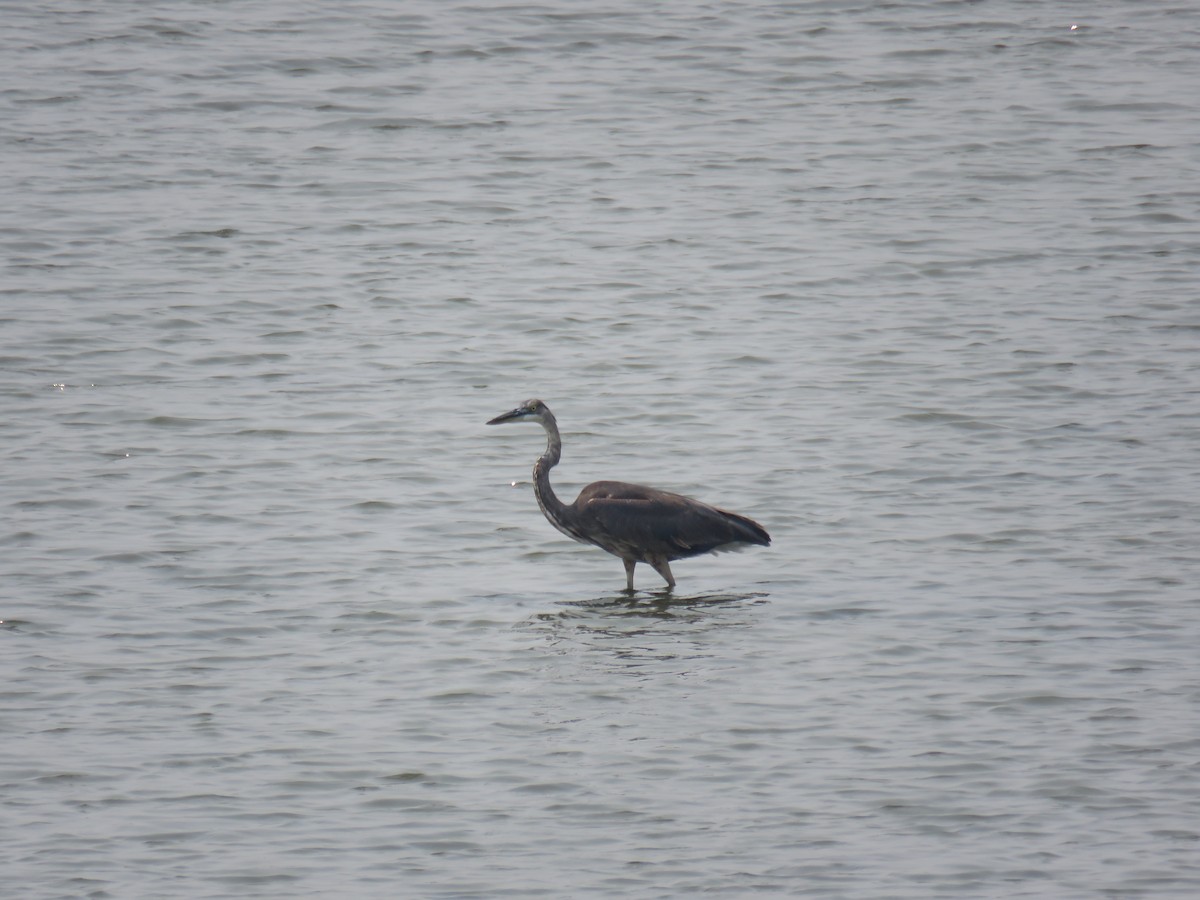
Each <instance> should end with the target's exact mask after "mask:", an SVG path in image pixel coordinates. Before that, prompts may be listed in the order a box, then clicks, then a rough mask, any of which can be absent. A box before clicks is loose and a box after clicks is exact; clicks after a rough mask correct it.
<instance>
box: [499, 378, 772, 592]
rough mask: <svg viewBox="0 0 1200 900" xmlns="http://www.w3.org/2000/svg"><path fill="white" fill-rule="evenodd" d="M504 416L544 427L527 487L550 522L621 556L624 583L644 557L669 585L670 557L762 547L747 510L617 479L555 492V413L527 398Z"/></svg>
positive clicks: (765, 541) (558, 449) (766, 539)
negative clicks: (571, 497)
mask: <svg viewBox="0 0 1200 900" xmlns="http://www.w3.org/2000/svg"><path fill="white" fill-rule="evenodd" d="M502 422H537V423H538V424H539V425H541V426H542V427H543V428H544V429H546V452H545V453H543V454H542V455H541V456H540V457H539V458H538V461H537V462H535V463H534V464H533V493H534V496H535V497H537V502H538V506H540V507H541V508H542V512H543V513H545V515H546V518H547V519H549V520H550V524H551V525H553V526H554V527H555V528H557V529H558V530H559V531H561V532H562V533H563V534H565V535H566V536H567V537H570V538H574V539H575V540H577V541H579V542H580V543H583V544H595V545H596V546H597V547H599V548H600V549H601V550H607V551H608V552H609V553H611V554H612V555H613V556H619V557H620V558H621V560H622V562H624V563H625V581H626V585H627V589H628V590H630V591H632V590H633V567H634V566H636V565H637V564H638V563H640V562H644V563H649V564H650V565H651V566H653V567H654V571H655V572H657V573H658V574H659V575H661V576H662V577H663V578H664V579H665V580H666V582H667V588H668V589H670V588H673V587H675V579H674V577H673V576H672V575H671V566H670V562H671V560H673V559H685V558H686V557H689V556H699V555H700V554H701V553H711V552H713V551H719V550H735V549H739V548H740V547H743V546H745V545H748V544H760V545H762V546H764V547H765V546H768V545H769V544H770V543H771V536H770V535H769V534H767V532H766V530H765V529H764V528H763V527H762V526H761V525H759V524H758V523H757V522H754V521H752V520H750V519H747V518H746V517H745V516H739V515H736V514H734V513H731V512H726V511H725V510H723V509H717V508H716V507H715V506H709V505H708V504H707V503H701V502H700V501H699V500H693V499H691V498H690V497H684V496H683V495H682V494H672V493H671V492H670V491H660V490H656V489H655V488H649V487H642V486H641V485H638V484H625V483H624V482H621V481H596V482H593V483H592V484H589V485H588V486H587V487H585V488H584V489H583V490H582V491H580V492H579V496H578V497H577V498H576V500H575V502H574V503H572V504H571V505H570V506H568V505H567V504H565V503H563V502H562V501H561V500H559V499H558V497H556V496H554V489H553V488H551V487H550V470H551V469H552V468H554V467H555V466H556V465H558V461H559V459H561V458H562V438H561V437H559V434H558V423H557V422H556V421H555V420H554V413H552V412H550V408H549V407H548V406H546V404H545V403H543V402H542V401H541V400H526V401H525V402H524V403H522V404H521V405H520V406H518V407H517V408H516V409H514V410H512V411H511V412H506V413H505V414H504V415H502V416H496V418H494V419H492V420H491V421H490V422H488V424H489V425H499V424H501V423H502Z"/></svg>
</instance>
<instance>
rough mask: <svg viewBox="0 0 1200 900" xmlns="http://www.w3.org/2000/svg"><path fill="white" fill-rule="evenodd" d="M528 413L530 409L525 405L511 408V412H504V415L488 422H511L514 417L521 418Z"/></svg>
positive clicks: (491, 423) (497, 423) (492, 423)
mask: <svg viewBox="0 0 1200 900" xmlns="http://www.w3.org/2000/svg"><path fill="white" fill-rule="evenodd" d="M527 415H529V410H527V409H526V408H525V407H523V406H519V407H517V408H516V409H514V410H510V411H509V412H506V413H504V415H501V416H496V418H494V419H492V420H491V421H489V422H488V424H489V425H500V424H502V423H504V422H511V421H512V420H513V419H520V418H522V417H523V416H527Z"/></svg>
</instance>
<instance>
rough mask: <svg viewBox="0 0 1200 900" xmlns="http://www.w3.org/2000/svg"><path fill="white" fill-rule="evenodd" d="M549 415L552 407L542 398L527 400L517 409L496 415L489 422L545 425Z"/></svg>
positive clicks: (490, 423) (494, 423)
mask: <svg viewBox="0 0 1200 900" xmlns="http://www.w3.org/2000/svg"><path fill="white" fill-rule="evenodd" d="M548 416H550V408H549V407H548V406H546V404H545V403H543V402H542V401H541V400H526V401H525V402H524V403H522V404H521V405H520V406H518V407H517V408H516V409H513V410H509V411H508V412H506V413H504V414H503V415H499V416H496V418H494V419H492V420H491V421H489V422H488V424H489V425H500V424H503V423H504V422H537V423H538V424H539V425H543V424H545V422H546V418H547V417H548Z"/></svg>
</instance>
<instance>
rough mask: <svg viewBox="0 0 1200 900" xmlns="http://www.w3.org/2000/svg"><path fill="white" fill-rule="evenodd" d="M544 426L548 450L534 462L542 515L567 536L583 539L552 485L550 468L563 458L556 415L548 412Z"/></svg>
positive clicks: (535, 493) (536, 487) (534, 485)
mask: <svg viewBox="0 0 1200 900" xmlns="http://www.w3.org/2000/svg"><path fill="white" fill-rule="evenodd" d="M542 427H543V428H545V429H546V452H545V453H543V454H542V455H541V456H539V457H538V461H537V462H535V463H534V464H533V495H534V496H535V497H537V502H538V506H539V507H540V508H541V510H542V515H544V516H545V517H546V518H547V519H548V520H549V522H550V524H551V525H553V526H554V527H555V528H557V529H558V530H559V531H561V532H562V533H563V534H565V535H566V536H567V537H570V538H574V539H575V540H577V541H578V540H582V538H581V537H580V536H579V535H578V534H577V533H576V532H574V531H572V530H571V526H570V524H569V523H570V518H571V516H570V512H569V510H568V507H567V506H566V504H564V503H563V502H562V501H561V500H559V499H558V497H557V496H556V495H555V493H554V488H552V487H550V470H551V469H553V468H554V467H555V466H557V465H558V461H559V460H560V459H562V438H561V437H559V434H558V423H557V422H556V421H554V416H552V415H550V413H546V415H545V418H544V419H543V421H542Z"/></svg>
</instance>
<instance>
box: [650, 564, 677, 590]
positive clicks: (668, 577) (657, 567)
mask: <svg viewBox="0 0 1200 900" xmlns="http://www.w3.org/2000/svg"><path fill="white" fill-rule="evenodd" d="M649 563H650V565H652V566H654V571H655V572H657V573H658V574H659V575H661V576H662V577H663V580H665V581H666V582H667V590H670V589H671V588H673V587H675V576H674V575H672V574H671V564H670V563H669V562H667V561H666V560H665V559H658V560H654V559H652V560H649Z"/></svg>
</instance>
